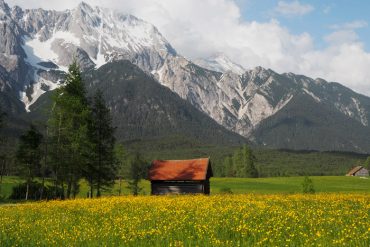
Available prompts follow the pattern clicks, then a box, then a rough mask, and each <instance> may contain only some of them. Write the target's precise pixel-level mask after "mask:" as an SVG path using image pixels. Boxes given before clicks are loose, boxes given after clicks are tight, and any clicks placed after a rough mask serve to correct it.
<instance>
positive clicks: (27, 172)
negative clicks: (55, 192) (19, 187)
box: [16, 125, 43, 200]
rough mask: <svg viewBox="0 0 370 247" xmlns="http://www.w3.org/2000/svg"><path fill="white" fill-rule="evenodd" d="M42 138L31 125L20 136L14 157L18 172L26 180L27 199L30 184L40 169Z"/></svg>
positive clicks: (26, 197)
mask: <svg viewBox="0 0 370 247" xmlns="http://www.w3.org/2000/svg"><path fill="white" fill-rule="evenodd" d="M42 138H43V137H42V134H41V133H40V132H39V131H38V130H37V129H36V128H35V126H33V125H31V126H30V129H29V130H28V131H27V132H26V133H25V134H23V135H22V136H21V137H20V144H19V147H18V150H17V156H16V158H17V161H18V165H19V167H18V168H19V173H20V174H21V176H22V177H23V178H24V179H25V180H26V196H25V199H26V200H28V194H29V187H30V184H31V182H32V181H33V179H34V177H35V176H36V175H37V173H38V172H39V170H40V160H41V157H42V153H41V141H42Z"/></svg>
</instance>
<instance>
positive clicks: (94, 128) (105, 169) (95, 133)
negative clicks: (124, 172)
mask: <svg viewBox="0 0 370 247" xmlns="http://www.w3.org/2000/svg"><path fill="white" fill-rule="evenodd" d="M90 111H91V119H90V121H89V125H88V136H89V142H90V145H91V148H92V150H91V151H92V152H90V155H89V162H88V167H87V169H86V170H85V174H86V176H87V180H88V181H89V185H90V193H91V192H92V188H93V186H94V187H95V188H96V196H98V197H99V196H100V195H101V190H102V189H104V188H105V187H111V186H112V185H113V184H114V179H115V175H116V171H117V165H116V164H117V162H116V160H115V156H114V154H115V153H114V144H115V138H114V127H113V126H112V117H111V114H110V110H109V109H108V107H107V106H106V103H105V101H104V98H103V94H102V92H101V91H100V90H98V91H97V92H96V93H95V95H94V97H93V100H92V103H91V108H90ZM91 196H92V194H91Z"/></svg>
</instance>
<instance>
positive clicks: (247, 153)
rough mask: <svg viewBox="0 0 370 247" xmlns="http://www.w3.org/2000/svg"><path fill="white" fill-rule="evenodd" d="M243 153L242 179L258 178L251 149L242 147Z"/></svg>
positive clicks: (245, 146)
mask: <svg viewBox="0 0 370 247" xmlns="http://www.w3.org/2000/svg"><path fill="white" fill-rule="evenodd" d="M242 153H243V165H244V167H243V173H244V174H243V175H244V176H243V177H248V178H257V177H258V171H257V169H256V167H255V166H254V160H255V156H254V155H253V152H252V149H250V147H248V146H247V145H244V146H243V148H242Z"/></svg>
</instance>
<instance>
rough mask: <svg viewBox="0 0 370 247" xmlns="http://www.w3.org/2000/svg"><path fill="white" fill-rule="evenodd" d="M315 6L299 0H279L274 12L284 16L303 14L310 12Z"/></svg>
mask: <svg viewBox="0 0 370 247" xmlns="http://www.w3.org/2000/svg"><path fill="white" fill-rule="evenodd" d="M313 10H314V7H313V6H312V5H309V4H302V3H300V2H299V1H297V0H296V1H291V2H286V1H279V2H278V5H277V6H276V8H275V9H274V12H275V13H277V14H280V15H283V16H301V15H305V14H308V13H310V12H311V11H313Z"/></svg>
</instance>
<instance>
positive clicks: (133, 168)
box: [128, 153, 148, 196]
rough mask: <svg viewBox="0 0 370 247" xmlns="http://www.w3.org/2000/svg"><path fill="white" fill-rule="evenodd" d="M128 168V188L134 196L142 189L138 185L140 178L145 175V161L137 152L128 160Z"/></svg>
mask: <svg viewBox="0 0 370 247" xmlns="http://www.w3.org/2000/svg"><path fill="white" fill-rule="evenodd" d="M130 163H131V164H130V169H129V174H128V188H129V189H130V191H131V193H132V194H133V195H134V196H136V195H138V194H139V192H140V191H141V190H142V188H141V187H140V186H139V183H140V181H141V179H143V178H145V177H146V175H147V169H148V167H147V162H146V161H145V160H144V159H142V157H141V156H140V154H139V153H137V154H136V155H135V157H134V158H133V159H132V161H131V162H130Z"/></svg>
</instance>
